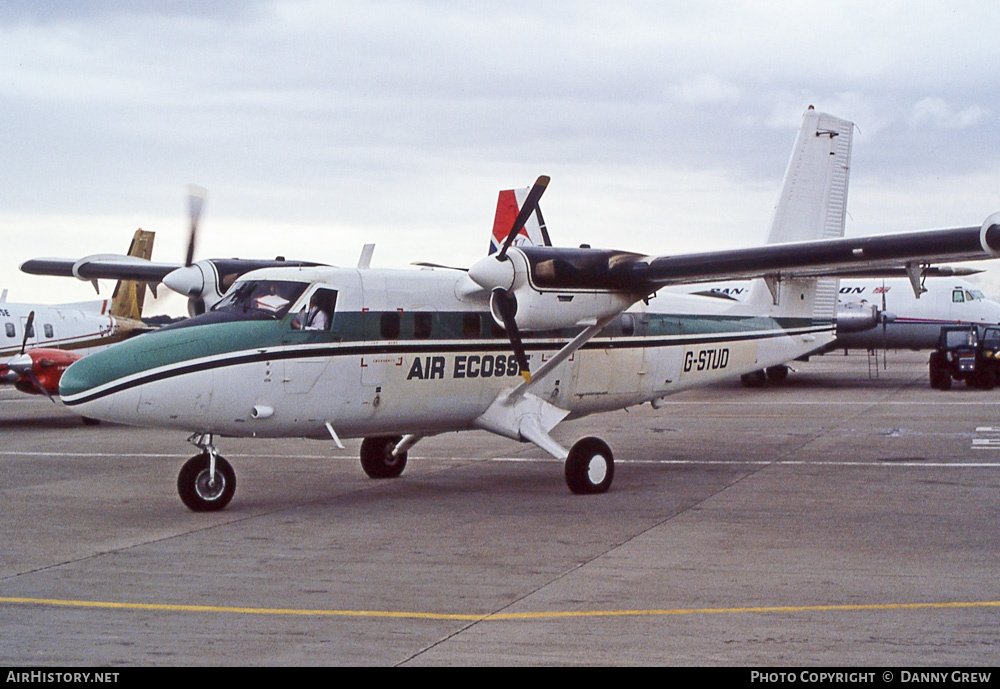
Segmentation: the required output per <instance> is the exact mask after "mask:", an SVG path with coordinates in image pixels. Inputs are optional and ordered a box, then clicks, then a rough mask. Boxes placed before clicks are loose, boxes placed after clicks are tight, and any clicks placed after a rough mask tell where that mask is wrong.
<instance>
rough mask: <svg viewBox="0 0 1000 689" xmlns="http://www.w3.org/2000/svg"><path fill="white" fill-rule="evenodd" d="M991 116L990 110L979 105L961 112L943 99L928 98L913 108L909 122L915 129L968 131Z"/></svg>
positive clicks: (918, 102) (963, 109)
mask: <svg viewBox="0 0 1000 689" xmlns="http://www.w3.org/2000/svg"><path fill="white" fill-rule="evenodd" d="M989 115H990V111H989V110H987V109H986V108H982V107H980V106H978V105H972V106H969V107H967V108H962V109H961V110H959V109H956V108H954V107H952V106H951V105H949V104H948V103H947V102H945V101H944V99H942V98H934V97H931V96H928V97H927V98H923V99H921V100H919V101H917V103H916V104H915V105H914V106H913V109H912V111H911V112H910V117H909V120H908V122H909V125H910V126H911V127H914V128H920V127H936V128H940V129H967V128H969V127H974V126H976V125H978V124H980V123H982V122H984V121H986V119H987V118H988V117H989Z"/></svg>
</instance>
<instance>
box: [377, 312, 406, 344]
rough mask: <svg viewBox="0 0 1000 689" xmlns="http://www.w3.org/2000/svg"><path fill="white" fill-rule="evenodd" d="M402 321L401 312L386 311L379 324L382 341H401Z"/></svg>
mask: <svg viewBox="0 0 1000 689" xmlns="http://www.w3.org/2000/svg"><path fill="white" fill-rule="evenodd" d="M400 320H401V318H400V313H399V311H386V312H385V313H383V314H382V319H381V321H380V322H379V332H380V333H381V334H382V339H385V340H398V339H399V330H400V328H399V324H400Z"/></svg>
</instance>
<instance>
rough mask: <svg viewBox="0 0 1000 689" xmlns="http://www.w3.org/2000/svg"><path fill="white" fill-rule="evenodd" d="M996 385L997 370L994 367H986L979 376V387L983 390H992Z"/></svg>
mask: <svg viewBox="0 0 1000 689" xmlns="http://www.w3.org/2000/svg"><path fill="white" fill-rule="evenodd" d="M996 385H997V369H996V367H995V366H986V367H984V368H983V371H982V373H981V374H980V376H979V387H980V388H982V389H983V390H992V389H993V388H995V387H996Z"/></svg>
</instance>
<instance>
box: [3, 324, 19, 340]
mask: <svg viewBox="0 0 1000 689" xmlns="http://www.w3.org/2000/svg"><path fill="white" fill-rule="evenodd" d="M4 329H5V330H6V331H7V337H14V336H15V335H16V334H17V333H16V331H15V330H14V324H13V323H7V324H6V326H5V328H4Z"/></svg>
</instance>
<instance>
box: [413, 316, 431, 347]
mask: <svg viewBox="0 0 1000 689" xmlns="http://www.w3.org/2000/svg"><path fill="white" fill-rule="evenodd" d="M433 327H434V321H433V320H432V319H431V314H429V313H415V314H413V337H415V338H416V339H418V340H426V339H427V338H429V337H430V336H431V330H432V328H433Z"/></svg>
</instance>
